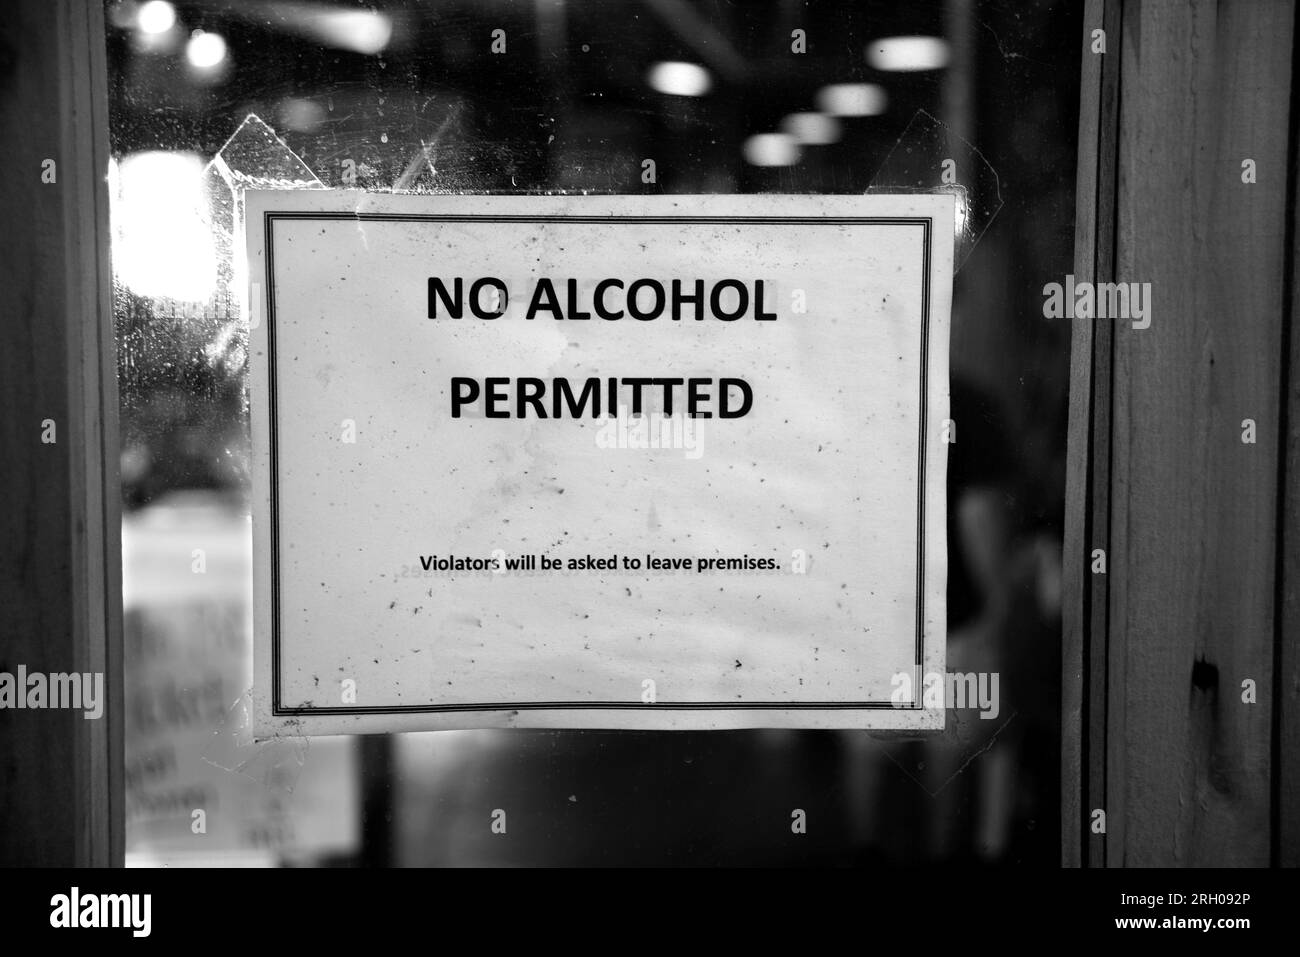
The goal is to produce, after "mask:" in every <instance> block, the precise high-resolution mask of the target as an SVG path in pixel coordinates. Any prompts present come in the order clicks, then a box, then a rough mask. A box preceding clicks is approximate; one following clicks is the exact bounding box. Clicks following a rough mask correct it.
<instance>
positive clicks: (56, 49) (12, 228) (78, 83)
mask: <svg viewBox="0 0 1300 957" xmlns="http://www.w3.org/2000/svg"><path fill="white" fill-rule="evenodd" d="M0 142H3V143H4V144H5V161H4V170H3V175H2V176H0V222H2V223H3V224H4V228H3V230H0V290H3V294H2V295H0V303H2V304H3V305H2V306H0V308H2V309H3V310H4V312H3V323H4V331H5V343H4V348H3V349H0V409H3V415H2V416H0V430H3V431H2V432H0V434H2V435H3V443H2V444H3V449H4V452H5V459H6V461H5V464H4V468H3V469H0V492H2V495H0V506H2V507H0V607H3V609H4V625H3V632H0V671H6V672H9V673H11V674H14V673H16V671H17V669H18V667H19V666H25V667H26V668H27V669H28V671H29V672H42V673H46V674H49V673H60V672H62V673H69V672H74V671H75V672H83V673H84V672H99V673H102V674H103V675H104V689H105V694H106V699H107V700H106V705H105V709H104V714H103V717H101V718H99V719H98V720H87V719H85V718H84V717H83V712H81V711H77V710H12V709H4V710H0V779H3V781H4V788H3V789H0V863H3V864H6V865H46V866H51V865H61V866H68V865H98V866H105V865H110V864H120V863H121V861H122V838H123V821H124V818H123V809H122V747H121V745H122V720H121V717H122V682H121V676H122V667H121V620H120V619H121V582H120V546H119V527H118V526H119V507H118V506H119V500H120V491H119V488H120V486H119V482H118V457H117V456H118V452H117V380H116V375H115V362H114V356H115V349H114V339H113V318H112V302H111V274H110V272H109V230H108V190H107V183H106V180H105V177H106V174H107V172H108V98H107V75H106V67H105V48H104V23H103V9H102V4H100V3H88V2H85V0H10V2H9V3H7V4H6V6H5V10H4V16H3V17H0Z"/></svg>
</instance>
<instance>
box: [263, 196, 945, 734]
mask: <svg viewBox="0 0 1300 957" xmlns="http://www.w3.org/2000/svg"><path fill="white" fill-rule="evenodd" d="M277 219H286V220H292V219H325V220H344V221H347V220H351V221H354V222H356V221H362V222H366V221H370V222H374V221H379V222H394V221H397V222H403V221H418V222H495V223H600V224H609V223H646V224H658V225H664V224H675V223H686V224H692V225H696V224H708V223H747V224H759V225H772V224H780V223H798V224H800V225H812V226H818V225H823V226H846V225H847V226H861V225H872V226H921V227H922V229H923V235H922V257H923V261H922V270H921V275H922V287H921V399H920V409H921V415H920V428H919V443H918V444H919V445H920V453H919V459H918V468H917V493H916V497H917V518H916V667H917V669H921V668H923V667H924V655H923V651H924V648H923V645H924V635H925V436H926V413H927V399H928V396H927V390H926V386H927V381H928V375H929V368H930V348H929V347H930V234H931V229H932V228H933V222H934V221H933V218H932V217H929V216H912V217H888V216H886V217H881V216H620V215H611V216H581V215H578V216H564V215H527V214H521V215H513V216H512V215H503V214H485V215H478V214H473V213H453V214H437V213H359V212H358V213H335V212H328V211H319V212H275V211H271V210H267V211H265V212H264V213H263V227H264V232H263V238H262V243H263V250H264V252H265V258H266V288H267V311H266V344H267V372H268V376H267V386H268V388H267V392H268V399H269V402H268V408H267V412H268V422H269V426H270V430H269V431H270V441H271V448H270V451H271V474H270V490H271V685H272V691H271V714H272V715H274V716H295V715H367V714H422V713H444V712H464V711H540V710H551V711H590V710H600V709H608V710H646V711H652V710H659V711H664V710H668V711H801V710H804V711H806V710H817V711H829V710H885V709H888V710H891V711H919V710H922V708H921V696H920V694H919V693H917V694H916V700H914V701H913V702H912V703H911V704H907V705H896V704H894V703H893V702H892V701H793V702H792V701H659V702H656V703H654V704H646V703H644V702H641V701H530V702H519V703H513V704H490V703H489V704H483V703H475V704H447V705H434V704H428V705H376V706H372V707H325V708H316V707H296V708H289V707H285V706H283V705H282V704H281V703H280V517H279V516H280V513H279V475H280V472H279V458H278V440H277V435H276V429H277V417H276V405H275V398H276V392H275V389H276V383H275V369H276V363H275V268H274V262H275V256H274V252H275V241H274V223H275V220H277Z"/></svg>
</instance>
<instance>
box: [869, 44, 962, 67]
mask: <svg viewBox="0 0 1300 957" xmlns="http://www.w3.org/2000/svg"><path fill="white" fill-rule="evenodd" d="M867 62H868V63H870V64H871V65H872V66H873V67H875V68H876V69H877V70H894V71H898V72H912V71H916V70H942V69H943V68H944V67H946V66H947V65H948V44H947V42H946V41H944V40H941V39H939V38H938V37H884V38H882V39H880V40H873V41H871V42H870V43H868V44H867Z"/></svg>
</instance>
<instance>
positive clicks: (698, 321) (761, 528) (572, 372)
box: [246, 191, 954, 734]
mask: <svg viewBox="0 0 1300 957" xmlns="http://www.w3.org/2000/svg"><path fill="white" fill-rule="evenodd" d="M246 220H247V237H248V257H249V278H250V297H249V320H250V327H251V341H250V362H249V364H250V390H251V396H250V404H251V414H252V435H253V446H254V460H255V476H254V492H255V495H254V519H253V526H254V579H255V581H254V597H255V619H254V633H255V657H256V677H255V698H256V706H257V714H258V718H257V720H258V730H259V732H260V733H263V734H270V733H289V734H326V733H347V732H377V731H412V730H427V729H439V728H470V727H572V728H741V727H815V728H835V727H846V728H847V727H852V728H910V729H923V728H938V727H942V723H943V709H942V702H938V703H935V702H930V701H926V700H924V696H923V694H922V691H923V685H924V681H923V676H926V675H932V674H936V673H942V670H943V667H944V638H945V635H944V624H945V622H944V589H945V576H946V543H945V466H946V443H947V441H948V438H947V434H948V433H949V432H950V430H949V429H947V428H946V420H947V418H948V320H949V311H950V304H951V291H952V290H951V285H952V261H953V260H952V245H953V225H954V207H953V200H952V197H951V196H934V195H913V196H772V195H763V196H677V197H669V196H652V197H651V196H646V197H627V196H620V197H590V196H549V197H526V198H525V197H483V196H477V197H465V196H461V197H452V196H396V195H373V194H363V193H358V192H331V191H310V192H298V191H285V192H277V191H269V192H255V191H254V192H249V193H248V194H247V196H246Z"/></svg>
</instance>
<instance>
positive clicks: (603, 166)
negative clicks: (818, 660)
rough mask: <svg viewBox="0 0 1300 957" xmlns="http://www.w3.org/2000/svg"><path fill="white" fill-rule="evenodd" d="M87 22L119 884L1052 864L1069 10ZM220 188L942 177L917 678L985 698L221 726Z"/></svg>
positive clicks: (811, 188)
mask: <svg viewBox="0 0 1300 957" xmlns="http://www.w3.org/2000/svg"><path fill="white" fill-rule="evenodd" d="M106 9H107V12H108V17H109V23H110V35H109V41H108V42H109V51H108V52H109V61H110V81H111V136H112V144H113V150H114V154H115V162H114V170H113V183H112V189H113V198H114V205H113V229H114V244H113V257H114V271H115V276H116V317H117V331H118V340H119V351H120V369H119V373H120V385H121V414H122V444H123V452H122V476H123V500H124V502H125V505H126V508H127V512H126V516H125V519H124V529H123V549H124V578H125V582H124V601H125V604H126V630H127V676H126V677H127V692H128V696H129V697H128V704H127V714H128V721H127V769H126V771H127V782H128V783H127V792H128V807H127V836H128V851H129V854H130V860H131V861H132V862H134V863H140V864H152V863H196V862H221V861H228V862H234V863H250V864H251V863H257V864H390V863H391V864H480V863H498V864H576V863H602V864H613V863H674V864H719V863H810V862H819V863H836V864H867V863H882V862H884V863H902V862H923V861H925V862H929V861H960V860H967V859H973V860H982V861H990V862H1000V863H1053V864H1054V863H1056V862H1057V860H1058V858H1059V848H1060V823H1061V822H1060V811H1059V807H1060V802H1059V795H1058V778H1059V754H1060V741H1059V730H1060V721H1059V707H1060V692H1059V648H1060V620H1059V611H1060V569H1059V553H1060V537H1061V529H1062V507H1063V494H1064V452H1065V421H1066V394H1067V368H1068V348H1069V347H1068V342H1069V326H1068V324H1063V323H1053V322H1050V321H1046V320H1044V318H1043V312H1042V297H1041V289H1042V285H1043V283H1044V282H1045V281H1046V280H1044V278H1043V277H1045V276H1046V277H1059V276H1062V275H1064V274H1066V273H1067V272H1069V271H1070V266H1071V261H1072V244H1073V230H1074V223H1073V215H1074V214H1073V203H1074V173H1075V150H1076V123H1077V111H1078V93H1079V90H1078V77H1079V55H1080V54H1079V48H1080V44H1079V37H1080V36H1081V32H1080V31H1081V29H1082V21H1081V10H1080V9H1079V7H1078V5H1077V4H1075V3H1072V2H1067V0H1028V2H1014V3H1012V2H1008V0H944V2H935V3H924V4H918V3H901V2H900V3H885V2H865V3H849V2H845V3H829V2H828V3H815V4H804V3H798V2H793V0H755V2H752V3H745V4H718V3H703V2H701V3H692V2H687V0H643V2H631V0H629V2H627V3H624V4H618V5H614V4H611V3H608V2H600V0H487V2H469V0H439V2H436V3H435V2H431V0H430V2H416V0H407V2H384V3H372V4H366V5H364V6H363V5H359V4H355V3H347V2H321V0H315V2H308V0H293V2H288V0H286V2H276V0H267V2H251V0H242V2H235V0H230V2H224V3H211V2H197V0H196V2H184V0H174V2H160V0H152V2H144V3H140V2H134V0H121V2H109V3H108V4H107V7H106ZM898 38H909V39H906V40H899V39H898ZM647 160H649V161H652V167H647V165H646V161H647ZM651 169H652V171H653V176H647V172H648V171H650V170H651ZM249 186H272V187H276V188H302V189H310V188H319V187H321V186H328V187H334V188H356V189H360V190H371V191H382V192H389V191H411V192H428V193H458V194H462V193H471V194H472V193H505V194H510V193H519V194H527V193H553V192H591V193H626V194H633V195H642V194H673V193H765V192H794V193H828V194H829V193H845V194H852V193H864V192H909V191H918V190H920V191H925V190H948V191H953V192H956V193H957V194H958V196H959V200H960V203H959V210H960V214H959V221H958V223H957V224H955V229H956V230H957V239H958V264H959V267H960V268H959V272H958V273H957V276H956V280H955V290H954V307H953V324H952V349H951V354H952V382H951V385H952V396H953V398H952V409H953V413H952V414H953V419H954V420H955V421H956V422H957V423H958V429H959V433H958V434H957V435H956V436H955V442H954V444H953V445H952V446H950V467H949V523H948V533H949V543H950V544H949V565H950V572H949V595H948V606H949V622H948V628H949V646H948V654H949V662H950V663H949V666H948V667H949V671H951V672H962V673H968V672H984V673H996V674H998V675H999V679H1000V682H999V692H1000V700H999V705H998V708H997V714H996V715H993V714H991V713H989V712H988V710H986V712H985V716H983V717H981V715H980V714H979V713H977V712H971V711H965V712H960V713H958V712H950V720H949V723H948V730H946V731H945V732H943V733H942V734H941V735H931V736H926V737H917V738H914V739H904V738H899V737H897V736H883V735H873V734H870V733H862V732H854V733H848V732H799V731H780V732H778V731H746V732H709V733H702V732H701V733H696V732H677V733H639V732H638V733H632V732H572V731H564V732H538V731H530V732H525V731H476V732H443V733H438V734H423V735H401V736H384V737H379V736H376V737H367V738H364V739H361V738H350V739H344V738H328V739H316V738H313V739H310V740H308V739H299V740H284V741H274V742H267V743H256V742H254V741H253V740H252V739H251V735H250V734H249V723H248V713H247V708H248V701H247V697H246V692H247V689H248V687H249V684H250V682H251V635H250V626H249V618H250V615H249V600H250V579H251V570H250V555H251V545H250V536H249V519H248V514H249V511H248V504H247V500H248V491H249V462H248V456H249V438H248V409H247V398H246V383H245V376H246V372H247V361H248V357H247V353H246V342H247V329H246V326H245V325H244V322H243V320H242V319H241V309H240V299H241V294H240V288H241V285H242V283H241V279H240V277H241V271H242V268H243V266H242V262H241V258H242V257H241V256H240V255H239V254H238V250H239V249H240V248H241V245H240V244H241V238H240V237H238V236H236V235H233V232H232V231H233V229H234V224H235V223H236V222H237V217H236V215H235V210H236V206H237V204H238V202H239V198H240V195H241V191H242V190H243V189H245V188H248V187H249ZM506 804H508V805H509V806H510V807H511V808H513V809H514V810H513V811H512V812H511V817H512V821H514V822H518V826H517V827H515V828H512V830H511V834H512V839H511V840H510V841H508V842H505V841H499V840H494V839H493V835H492V833H491V831H490V829H489V828H488V826H487V824H488V821H489V815H490V813H491V810H492V809H493V808H496V807H500V806H503V805H506ZM793 808H800V809H804V810H806V812H807V816H808V820H809V822H810V824H809V826H808V829H807V833H806V834H801V835H796V834H794V833H792V830H791V823H790V822H791V809H793Z"/></svg>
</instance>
